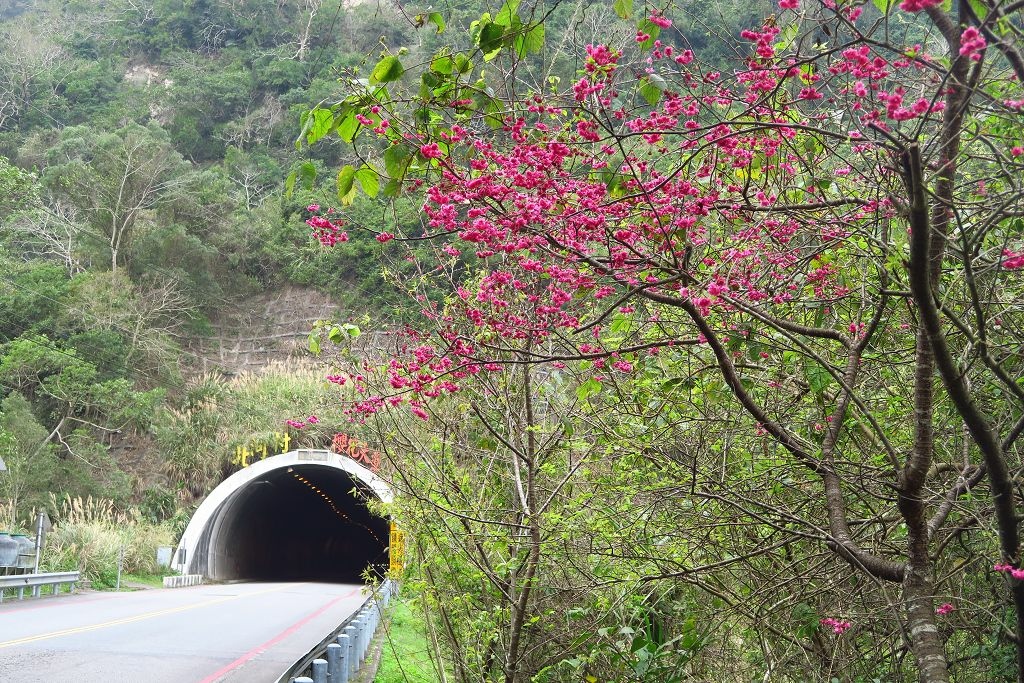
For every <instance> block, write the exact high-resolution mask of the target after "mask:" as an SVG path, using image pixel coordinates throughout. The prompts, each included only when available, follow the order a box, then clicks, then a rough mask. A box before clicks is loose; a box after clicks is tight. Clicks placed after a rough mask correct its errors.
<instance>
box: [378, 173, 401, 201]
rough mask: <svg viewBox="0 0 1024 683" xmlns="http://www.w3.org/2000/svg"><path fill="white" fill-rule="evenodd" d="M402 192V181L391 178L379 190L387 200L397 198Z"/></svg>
mask: <svg viewBox="0 0 1024 683" xmlns="http://www.w3.org/2000/svg"><path fill="white" fill-rule="evenodd" d="M401 192H402V181H401V180H400V179H398V178H392V179H391V180H390V181H388V184H387V185H385V186H384V189H383V190H381V194H383V195H384V196H385V197H387V198H389V199H393V198H395V197H397V196H398V195H399V194H401Z"/></svg>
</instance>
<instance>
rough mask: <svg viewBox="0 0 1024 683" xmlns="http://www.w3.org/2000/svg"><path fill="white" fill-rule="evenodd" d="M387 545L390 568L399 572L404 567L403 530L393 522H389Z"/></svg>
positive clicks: (394, 571)
mask: <svg viewBox="0 0 1024 683" xmlns="http://www.w3.org/2000/svg"><path fill="white" fill-rule="evenodd" d="M389 546H390V547H389V548H388V557H389V558H390V559H391V566H390V569H391V571H392V572H393V573H398V572H401V571H402V570H403V569H404V568H405V532H404V531H402V530H401V529H399V528H398V527H397V526H395V523H394V522H392V523H391V537H390V539H389Z"/></svg>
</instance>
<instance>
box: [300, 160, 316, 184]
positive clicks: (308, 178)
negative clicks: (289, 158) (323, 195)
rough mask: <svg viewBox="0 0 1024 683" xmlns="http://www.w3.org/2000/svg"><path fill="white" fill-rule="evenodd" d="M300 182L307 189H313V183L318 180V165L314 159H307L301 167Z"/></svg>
mask: <svg viewBox="0 0 1024 683" xmlns="http://www.w3.org/2000/svg"><path fill="white" fill-rule="evenodd" d="M299 182H301V183H302V187H304V188H306V189H307V190H312V189H313V183H315V182H316V166H314V165H313V162H312V161H306V162H304V163H303V164H302V166H300V167H299Z"/></svg>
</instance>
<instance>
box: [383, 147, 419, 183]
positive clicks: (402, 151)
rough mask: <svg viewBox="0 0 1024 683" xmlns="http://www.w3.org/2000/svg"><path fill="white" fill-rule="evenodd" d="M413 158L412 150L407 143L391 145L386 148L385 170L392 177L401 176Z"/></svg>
mask: <svg viewBox="0 0 1024 683" xmlns="http://www.w3.org/2000/svg"><path fill="white" fill-rule="evenodd" d="M410 159H412V150H410V149H409V148H408V147H407V146H405V145H391V146H390V147H388V148H387V149H386V150H384V170H385V171H387V174H388V175H389V176H390V177H391V178H401V177H402V176H403V175H405V169H406V167H407V166H408V165H409V161H410Z"/></svg>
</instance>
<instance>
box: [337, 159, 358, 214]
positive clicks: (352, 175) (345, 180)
mask: <svg viewBox="0 0 1024 683" xmlns="http://www.w3.org/2000/svg"><path fill="white" fill-rule="evenodd" d="M355 179H356V169H355V168H354V167H352V166H351V165H348V164H346V165H345V166H342V167H341V170H340V171H338V201H340V202H341V203H342V204H345V205H348V204H351V203H352V200H353V198H354V197H355V187H353V182H354V181H355Z"/></svg>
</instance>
